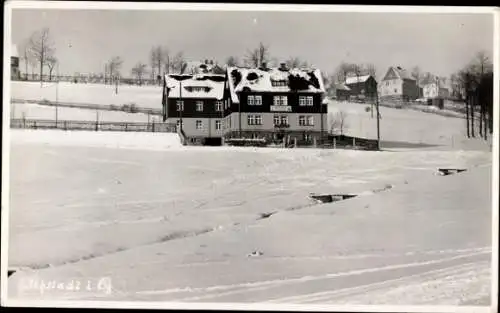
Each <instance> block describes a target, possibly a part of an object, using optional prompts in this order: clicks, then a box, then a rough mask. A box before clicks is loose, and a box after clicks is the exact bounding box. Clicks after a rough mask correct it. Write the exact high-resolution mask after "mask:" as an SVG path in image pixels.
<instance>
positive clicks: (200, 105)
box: [196, 101, 203, 112]
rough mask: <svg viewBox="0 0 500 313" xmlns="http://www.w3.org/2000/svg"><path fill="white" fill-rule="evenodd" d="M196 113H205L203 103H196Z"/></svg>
mask: <svg viewBox="0 0 500 313" xmlns="http://www.w3.org/2000/svg"><path fill="white" fill-rule="evenodd" d="M196 111H198V112H202V111H203V101H196Z"/></svg>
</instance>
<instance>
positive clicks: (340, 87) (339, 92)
mask: <svg viewBox="0 0 500 313" xmlns="http://www.w3.org/2000/svg"><path fill="white" fill-rule="evenodd" d="M335 96H336V97H337V100H340V101H344V100H349V98H350V96H351V88H349V87H347V86H346V85H345V84H336V85H335Z"/></svg>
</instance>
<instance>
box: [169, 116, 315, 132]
mask: <svg viewBox="0 0 500 313" xmlns="http://www.w3.org/2000/svg"><path fill="white" fill-rule="evenodd" d="M298 120H299V126H314V116H312V115H299V117H298ZM273 122H274V125H289V122H288V116H287V115H274V116H273ZM226 123H227V125H228V126H229V127H231V119H230V118H226ZM181 124H182V127H184V121H182V122H181V121H180V120H177V127H179V126H180V125H181ZM247 124H248V125H262V115H253V114H251V115H248V116H247ZM196 129H203V121H202V120H196ZM215 129H216V130H221V129H222V121H221V120H215Z"/></svg>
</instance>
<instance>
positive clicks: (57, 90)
mask: <svg viewBox="0 0 500 313" xmlns="http://www.w3.org/2000/svg"><path fill="white" fill-rule="evenodd" d="M56 66H57V83H56V128H57V120H58V113H59V112H58V111H59V61H57V64H56Z"/></svg>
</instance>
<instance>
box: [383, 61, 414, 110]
mask: <svg viewBox="0 0 500 313" xmlns="http://www.w3.org/2000/svg"><path fill="white" fill-rule="evenodd" d="M418 88H419V87H418V86H417V81H416V80H415V79H414V78H413V77H411V75H410V73H409V72H408V71H407V70H405V69H403V68H401V67H400V66H397V67H394V66H391V67H389V70H388V71H387V73H386V74H385V76H384V79H382V81H381V83H380V88H379V92H380V99H386V100H387V99H393V100H403V101H409V100H415V99H417V97H418Z"/></svg>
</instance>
